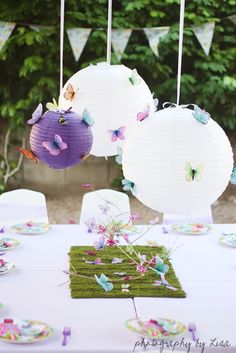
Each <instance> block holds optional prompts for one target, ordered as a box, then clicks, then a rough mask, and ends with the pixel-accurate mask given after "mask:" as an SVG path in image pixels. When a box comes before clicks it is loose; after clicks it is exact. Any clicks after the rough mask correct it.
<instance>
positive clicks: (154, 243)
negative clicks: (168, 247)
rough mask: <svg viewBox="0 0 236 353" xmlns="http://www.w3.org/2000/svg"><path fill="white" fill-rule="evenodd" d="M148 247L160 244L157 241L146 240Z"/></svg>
mask: <svg viewBox="0 0 236 353" xmlns="http://www.w3.org/2000/svg"><path fill="white" fill-rule="evenodd" d="M146 243H147V245H148V246H159V244H158V242H157V241H155V240H149V239H148V240H146Z"/></svg>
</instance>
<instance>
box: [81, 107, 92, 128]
mask: <svg viewBox="0 0 236 353" xmlns="http://www.w3.org/2000/svg"><path fill="white" fill-rule="evenodd" d="M82 120H83V122H84V123H85V124H87V125H88V126H90V127H91V126H93V125H94V122H95V121H94V119H93V118H92V117H91V115H90V114H89V112H88V110H87V109H84V111H83V113H82Z"/></svg>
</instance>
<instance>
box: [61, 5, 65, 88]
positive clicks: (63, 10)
mask: <svg viewBox="0 0 236 353" xmlns="http://www.w3.org/2000/svg"><path fill="white" fill-rule="evenodd" d="M64 22H65V0H61V17H60V93H61V91H62V88H63V51H64Z"/></svg>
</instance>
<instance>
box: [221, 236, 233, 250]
mask: <svg viewBox="0 0 236 353" xmlns="http://www.w3.org/2000/svg"><path fill="white" fill-rule="evenodd" d="M220 243H221V244H224V245H227V246H230V247H231V248H236V233H232V234H227V235H223V236H222V237H220Z"/></svg>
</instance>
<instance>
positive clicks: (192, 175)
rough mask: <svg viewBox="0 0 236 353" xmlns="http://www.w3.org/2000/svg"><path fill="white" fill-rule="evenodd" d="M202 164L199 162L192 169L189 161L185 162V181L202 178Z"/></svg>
mask: <svg viewBox="0 0 236 353" xmlns="http://www.w3.org/2000/svg"><path fill="white" fill-rule="evenodd" d="M203 169H204V166H203V165H202V164H200V165H199V166H197V168H195V169H193V168H192V166H191V164H190V163H189V162H186V163H185V170H186V172H187V174H186V180H187V181H194V180H195V181H200V180H201V179H202V172H203Z"/></svg>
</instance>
